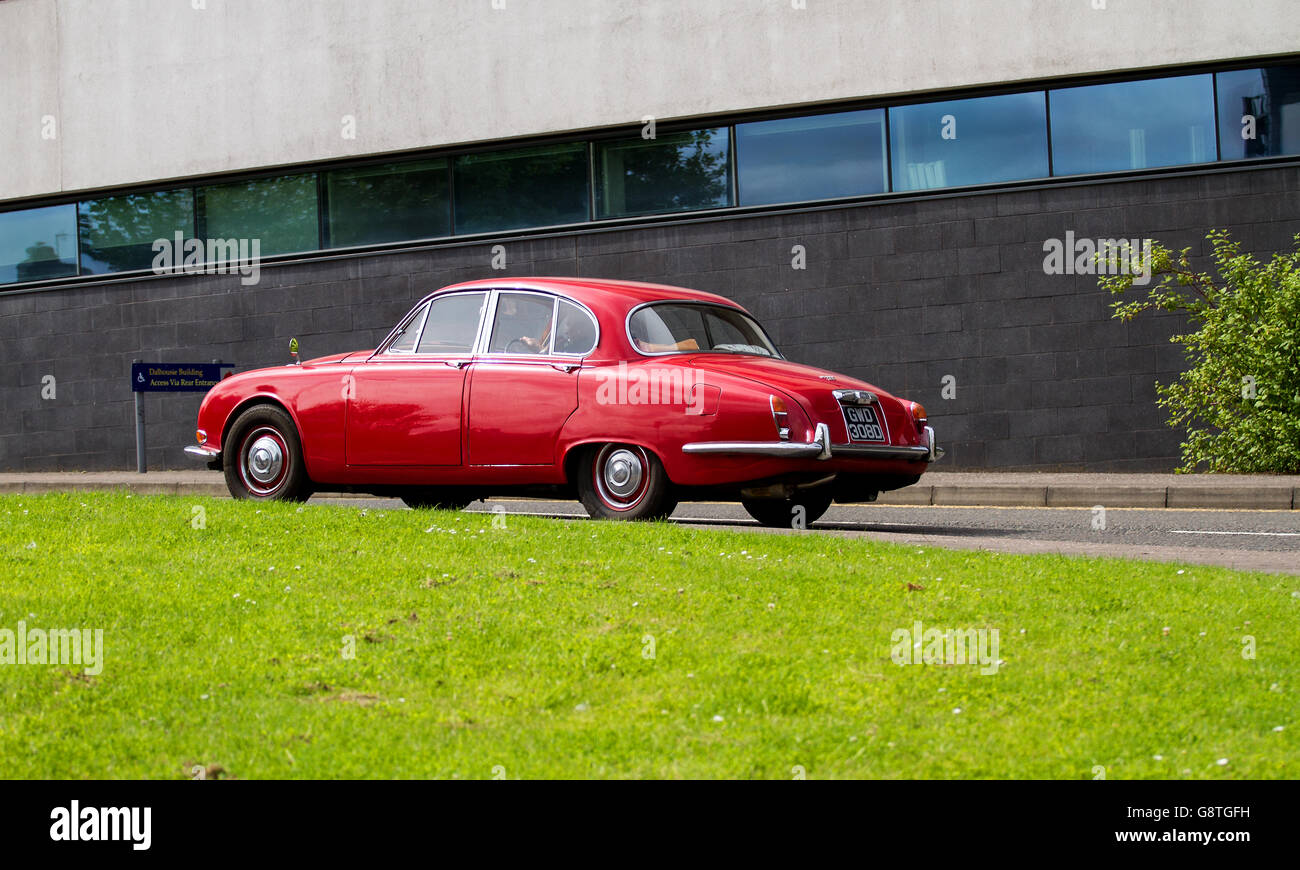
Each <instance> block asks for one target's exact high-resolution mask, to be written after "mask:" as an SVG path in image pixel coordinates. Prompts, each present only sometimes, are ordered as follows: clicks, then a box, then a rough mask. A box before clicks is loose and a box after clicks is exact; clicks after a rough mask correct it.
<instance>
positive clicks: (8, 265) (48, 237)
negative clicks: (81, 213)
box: [0, 205, 77, 284]
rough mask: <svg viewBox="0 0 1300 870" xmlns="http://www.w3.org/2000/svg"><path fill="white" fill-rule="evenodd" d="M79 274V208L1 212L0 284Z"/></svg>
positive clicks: (61, 207)
mask: <svg viewBox="0 0 1300 870" xmlns="http://www.w3.org/2000/svg"><path fill="white" fill-rule="evenodd" d="M75 274H77V208H76V206H74V205H52V206H49V207H47V208H32V209H25V210H23V211H10V212H0V284H13V283H15V282H17V281H44V280H46V279H47V278H66V277H68V276H69V275H75Z"/></svg>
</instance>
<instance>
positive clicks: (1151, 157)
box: [1048, 74, 1217, 175]
mask: <svg viewBox="0 0 1300 870" xmlns="http://www.w3.org/2000/svg"><path fill="white" fill-rule="evenodd" d="M1048 93H1049V99H1050V100H1051V115H1052V170H1053V173H1054V174H1056V175H1077V174H1079V173H1084V172H1122V171H1124V170H1129V169H1148V168H1150V167H1155V166H1176V165H1179V164H1184V163H1205V162H1208V161H1211V160H1215V159H1216V158H1217V154H1216V149H1215V144H1214V85H1213V81H1212V79H1211V76H1210V75H1209V74H1206V75H1195V76H1176V77H1173V78H1164V79H1149V80H1147V81H1136V82H1115V83H1113V84H1108V85H1089V86H1086V87H1078V88H1063V89H1061V90H1054V91H1049V92H1048Z"/></svg>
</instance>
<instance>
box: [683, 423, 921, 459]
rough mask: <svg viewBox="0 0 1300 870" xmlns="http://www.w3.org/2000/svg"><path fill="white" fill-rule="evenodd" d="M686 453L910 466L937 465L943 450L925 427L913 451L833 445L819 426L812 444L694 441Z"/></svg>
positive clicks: (828, 433) (827, 431)
mask: <svg viewBox="0 0 1300 870" xmlns="http://www.w3.org/2000/svg"><path fill="white" fill-rule="evenodd" d="M682 452H683V453H693V454H698V453H725V454H732V455H745V456H787V457H790V458H796V459H830V458H831V457H832V456H839V457H843V458H847V459H905V460H907V461H909V462H935V461H937V460H938V459H940V458H941V457H942V456H943V448H942V447H940V446H938V445H937V444H936V443H935V440H934V429H933V428H932V427H930V426H926V427H925V443H924V444H917V445H915V446H911V447H904V446H895V445H893V444H832V443H831V430H830V428H829V427H828V426H827V425H826V424H825V423H818V424H817V431H816V434H815V435H814V436H813V440H812V441H808V442H803V443H800V442H792V441H693V442H691V443H690V444H683V445H682Z"/></svg>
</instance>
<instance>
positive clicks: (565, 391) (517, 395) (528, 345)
mask: <svg viewBox="0 0 1300 870" xmlns="http://www.w3.org/2000/svg"><path fill="white" fill-rule="evenodd" d="M494 297H495V307H494V313H493V317H492V318H491V325H490V338H489V339H488V341H487V345H486V348H485V351H484V353H482V354H480V355H478V356H476V357H475V358H474V363H473V365H472V366H471V367H470V376H469V426H468V430H467V432H468V438H469V451H468V452H469V460H468V461H469V464H470V465H480V466H481V465H552V464H554V462H555V461H556V449H555V448H556V441H557V440H558V438H559V434H560V429H561V428H562V427H563V426H564V423H565V421H566V420H568V419H569V416H570V415H571V414H572V413H573V412H574V411H575V410H576V409H577V407H578V370H579V369H580V368H581V367H582V358H583V357H584V356H586V355H587V354H588V353H590V352H591V351H592V350H593V349H594V348H595V346H596V341H597V337H598V332H597V326H596V319H595V318H594V317H593V316H592V314H591V313H590V312H589V311H587V310H586V309H585V308H583V307H581V306H579V305H577V304H576V303H574V302H571V301H569V300H567V299H560V298H559V297H556V296H552V295H550V294H546V293H539V292H531V291H522V290H519V291H515V290H500V291H496V292H495V293H494Z"/></svg>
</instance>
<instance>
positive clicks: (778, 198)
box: [736, 109, 887, 205]
mask: <svg viewBox="0 0 1300 870" xmlns="http://www.w3.org/2000/svg"><path fill="white" fill-rule="evenodd" d="M736 177H737V185H738V187H739V189H740V204H741V205H771V204H773V203H782V202H800V201H804V200H816V199H834V198H836V197H842V196H863V195H866V194H871V193H884V192H885V190H886V189H887V188H886V179H885V110H884V109H868V110H866V111H862V112H836V113H835V114H832V115H813V116H812V117H805V118H782V119H780V120H776V121H756V122H754V123H752V124H737V125H736Z"/></svg>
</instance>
